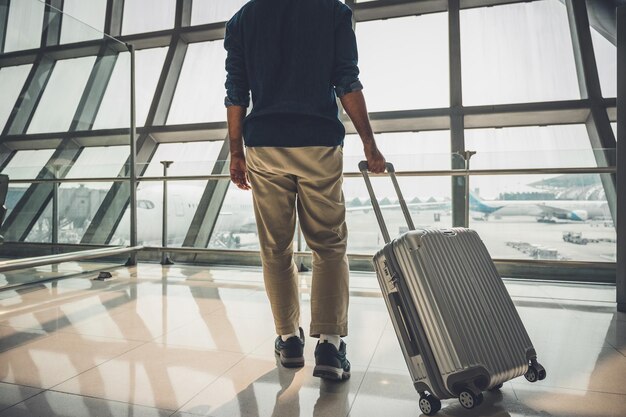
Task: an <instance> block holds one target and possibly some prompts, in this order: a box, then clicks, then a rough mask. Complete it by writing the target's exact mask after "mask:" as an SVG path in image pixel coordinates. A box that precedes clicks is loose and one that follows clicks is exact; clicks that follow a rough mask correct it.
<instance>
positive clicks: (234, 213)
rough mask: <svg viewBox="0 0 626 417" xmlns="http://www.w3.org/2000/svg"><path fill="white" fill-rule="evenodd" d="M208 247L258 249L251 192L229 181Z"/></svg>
mask: <svg viewBox="0 0 626 417" xmlns="http://www.w3.org/2000/svg"><path fill="white" fill-rule="evenodd" d="M208 248H209V249H245V250H259V249H260V247H259V237H258V234H257V229H256V220H255V218H254V208H253V205H252V192H249V191H243V190H240V189H239V188H237V187H236V186H235V185H234V184H232V183H230V185H229V187H228V191H227V192H226V198H225V199H224V204H223V205H222V209H221V210H220V214H219V217H218V218H217V223H216V224H215V228H214V229H213V235H212V236H211V240H210V241H209V245H208ZM294 248H295V246H294Z"/></svg>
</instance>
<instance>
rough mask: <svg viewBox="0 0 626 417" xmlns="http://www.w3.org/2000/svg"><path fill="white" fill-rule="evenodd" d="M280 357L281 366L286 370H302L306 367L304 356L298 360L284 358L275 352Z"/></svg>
mask: <svg viewBox="0 0 626 417" xmlns="http://www.w3.org/2000/svg"><path fill="white" fill-rule="evenodd" d="M274 353H276V355H278V356H279V357H280V364H281V365H282V366H284V367H285V368H302V367H303V366H304V356H300V357H297V358H284V357H283V356H282V355H281V354H280V352H277V351H274Z"/></svg>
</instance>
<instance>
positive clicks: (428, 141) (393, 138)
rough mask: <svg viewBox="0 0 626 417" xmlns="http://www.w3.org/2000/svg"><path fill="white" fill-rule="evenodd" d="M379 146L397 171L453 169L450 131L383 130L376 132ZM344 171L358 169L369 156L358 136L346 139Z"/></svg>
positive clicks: (356, 170) (355, 170) (350, 136)
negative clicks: (394, 131) (385, 131)
mask: <svg viewBox="0 0 626 417" xmlns="http://www.w3.org/2000/svg"><path fill="white" fill-rule="evenodd" d="M376 143H377V145H378V148H379V149H380V151H381V152H382V153H383V155H384V156H385V159H386V160H387V161H389V162H392V163H393V164H394V167H395V168H396V170H397V171H418V170H419V171H430V170H447V169H450V132H449V131H447V130H441V131H429V132H399V133H381V134H377V135H376ZM343 155H344V159H343V161H344V168H343V169H344V172H358V163H359V161H362V160H364V159H365V155H364V153H363V143H362V142H361V139H360V138H359V136H358V135H347V136H346V139H345V141H344V148H343Z"/></svg>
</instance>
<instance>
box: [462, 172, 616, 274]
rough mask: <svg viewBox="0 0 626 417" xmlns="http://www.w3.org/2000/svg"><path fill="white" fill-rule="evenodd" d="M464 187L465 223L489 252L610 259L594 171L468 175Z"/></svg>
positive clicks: (610, 235) (610, 228)
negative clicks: (466, 197)
mask: <svg viewBox="0 0 626 417" xmlns="http://www.w3.org/2000/svg"><path fill="white" fill-rule="evenodd" d="M470 187H471V190H472V194H471V198H472V200H471V204H470V208H471V211H470V214H471V216H470V227H471V228H473V229H476V230H477V231H478V233H479V234H480V235H481V238H482V239H483V241H484V242H485V244H486V245H487V248H488V249H489V251H490V253H491V256H492V257H494V258H505V259H507V258H508V259H547V260H576V261H597V262H615V254H616V252H615V249H616V247H615V225H614V223H613V220H612V218H611V212H610V210H609V206H608V203H607V200H606V196H605V194H604V188H603V186H602V181H601V178H600V175H595V174H582V175H580V174H567V175H520V176H515V175H502V176H474V177H472V178H471V182H470Z"/></svg>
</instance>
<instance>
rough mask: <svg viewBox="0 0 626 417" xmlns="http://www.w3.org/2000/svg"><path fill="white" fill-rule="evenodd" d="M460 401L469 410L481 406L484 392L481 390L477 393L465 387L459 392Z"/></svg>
mask: <svg viewBox="0 0 626 417" xmlns="http://www.w3.org/2000/svg"><path fill="white" fill-rule="evenodd" d="M459 402H460V403H461V405H462V406H463V407H464V408H467V409H468V410H469V409H471V408H474V407H477V406H479V405H480V404H481V403H482V402H483V393H482V392H479V393H478V394H476V393H474V392H473V391H472V390H470V389H469V388H465V389H463V391H461V393H460V394H459Z"/></svg>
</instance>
